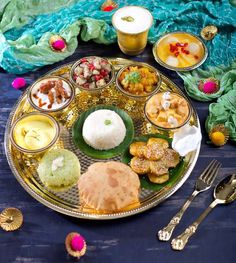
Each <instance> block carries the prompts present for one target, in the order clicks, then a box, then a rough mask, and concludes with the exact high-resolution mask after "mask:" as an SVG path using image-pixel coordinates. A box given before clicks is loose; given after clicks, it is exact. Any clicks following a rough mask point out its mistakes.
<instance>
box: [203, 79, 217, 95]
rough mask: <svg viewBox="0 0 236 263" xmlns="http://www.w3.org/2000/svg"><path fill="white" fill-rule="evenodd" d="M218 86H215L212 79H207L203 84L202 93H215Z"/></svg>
mask: <svg viewBox="0 0 236 263" xmlns="http://www.w3.org/2000/svg"><path fill="white" fill-rule="evenodd" d="M217 89H218V87H217V83H215V82H213V81H208V82H206V83H204V84H203V88H202V90H203V92H204V93H215V92H216V91H217Z"/></svg>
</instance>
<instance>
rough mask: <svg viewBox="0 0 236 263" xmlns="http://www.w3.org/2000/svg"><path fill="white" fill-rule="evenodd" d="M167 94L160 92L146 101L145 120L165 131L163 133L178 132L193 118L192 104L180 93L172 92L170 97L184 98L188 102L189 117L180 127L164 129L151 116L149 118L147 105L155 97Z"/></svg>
mask: <svg viewBox="0 0 236 263" xmlns="http://www.w3.org/2000/svg"><path fill="white" fill-rule="evenodd" d="M164 93H165V92H158V93H156V94H154V95H153V96H151V97H149V98H148V100H147V101H146V103H145V105H144V115H145V118H146V119H147V120H148V122H150V123H151V124H152V125H153V126H154V127H156V128H157V129H159V130H163V131H171V130H172V131H173V130H177V129H179V128H181V127H183V126H184V125H185V124H187V123H188V122H189V120H190V118H191V116H192V107H191V102H190V101H189V100H188V98H187V97H186V96H183V95H180V94H179V93H176V92H170V95H171V94H172V95H175V96H177V97H179V98H182V99H184V100H185V101H186V102H187V105H188V115H187V117H186V119H185V120H184V121H183V122H182V123H181V124H179V125H177V126H174V127H163V126H160V125H158V124H157V123H155V122H154V121H153V120H152V119H151V118H150V117H149V116H148V113H147V105H148V103H150V100H151V99H152V98H153V97H154V96H158V95H161V94H164Z"/></svg>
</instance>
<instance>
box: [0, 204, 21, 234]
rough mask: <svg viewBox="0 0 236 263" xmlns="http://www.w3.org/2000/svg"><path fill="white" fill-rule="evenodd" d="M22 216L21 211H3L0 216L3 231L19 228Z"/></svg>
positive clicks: (10, 209)
mask: <svg viewBox="0 0 236 263" xmlns="http://www.w3.org/2000/svg"><path fill="white" fill-rule="evenodd" d="M22 223H23V215H22V213H21V211H20V210H19V209H17V208H14V207H9V208H6V209H4V210H3V211H2V212H1V214H0V225H1V228H2V229H3V230H5V231H14V230H17V229H18V228H20V227H21V225H22Z"/></svg>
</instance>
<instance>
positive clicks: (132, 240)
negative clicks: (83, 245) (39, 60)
mask: <svg viewBox="0 0 236 263" xmlns="http://www.w3.org/2000/svg"><path fill="white" fill-rule="evenodd" d="M85 55H98V56H111V57H112V56H113V57H126V56H125V55H123V54H122V53H121V52H120V51H119V49H118V47H117V45H110V46H102V45H97V44H94V43H80V44H79V47H78V49H77V51H76V52H75V53H74V55H73V56H71V57H69V58H68V59H66V60H65V61H63V62H61V63H58V64H57V65H55V64H54V65H52V66H47V67H44V68H42V69H40V70H37V71H35V72H33V73H32V72H31V73H28V74H25V75H24V77H25V78H26V80H27V83H28V84H30V83H32V82H33V81H35V80H36V79H37V78H38V77H40V76H41V75H43V74H44V73H46V72H47V71H48V70H50V69H53V68H54V67H56V66H58V65H60V64H63V63H66V62H70V61H73V60H76V59H78V58H80V57H82V56H85ZM126 58H127V57H126ZM134 59H135V60H139V61H145V62H147V63H150V64H152V65H154V66H155V67H157V68H158V69H159V70H160V71H161V72H162V73H164V74H166V75H167V76H168V77H169V78H170V79H172V80H173V81H175V82H176V83H177V84H179V85H180V86H183V83H182V81H181V79H180V78H179V77H178V76H177V74H176V73H174V72H171V71H169V70H165V69H164V68H162V67H160V66H159V65H157V63H156V62H155V61H154V59H153V56H152V53H151V46H148V47H147V48H146V50H145V52H144V53H143V54H141V55H139V56H138V57H135V58H134ZM15 77H16V76H15V75H13V74H8V73H6V72H4V70H1V69H0V90H1V96H0V143H1V147H0V193H1V194H0V209H1V210H3V209H4V208H6V207H10V206H13V207H17V208H19V209H21V211H22V212H23V215H24V223H23V226H22V227H21V229H20V230H18V231H15V232H4V231H3V230H1V229H0V263H10V262H11V263H20V262H22V263H61V262H62V263H65V262H77V260H76V259H74V258H71V257H70V256H68V255H67V253H66V251H65V246H64V240H65V237H66V235H67V234H68V233H69V232H72V231H76V232H79V233H81V234H82V235H83V236H84V237H85V238H86V240H87V245H88V247H87V253H86V255H85V256H84V257H83V258H81V259H80V262H84V263H85V262H86V263H90V262H96V263H113V262H114V263H115V262H116V263H118V262H122V263H133V262H135V263H136V262H137V263H138V262H142V263H143V262H148V263H152V262H153V263H154V262H162V263H169V262H171V263H172V262H175V263H176V262H181V263H185V262H186V263H192V262H194V263H200V262H201V263H211V262H212V263H213V262H214V263H233V262H236V257H235V255H236V254H235V250H236V240H235V238H236V205H235V204H232V205H228V206H219V207H217V208H216V209H215V210H214V211H213V212H212V213H211V214H210V215H209V216H208V217H207V218H206V220H205V221H204V222H203V223H202V225H201V226H200V228H199V229H198V232H197V233H196V234H195V235H194V236H193V238H192V239H191V240H190V242H189V244H188V246H187V247H186V248H185V250H184V251H182V252H176V251H172V250H171V247H170V244H169V243H165V242H160V241H158V240H157V239H156V232H157V230H158V229H160V228H161V227H163V226H164V225H166V223H167V222H168V221H169V220H170V218H171V217H172V216H173V215H174V214H175V213H176V212H177V210H178V209H179V208H180V206H181V205H182V204H183V202H184V201H185V199H186V198H187V197H188V196H189V195H190V194H191V192H192V190H193V186H194V182H195V180H196V178H197V177H198V175H199V173H200V172H201V171H202V170H203V168H204V167H205V166H206V165H207V164H208V163H209V162H210V161H211V160H212V159H213V158H215V159H217V160H219V161H221V162H222V169H221V171H220V175H219V176H218V180H220V179H221V178H223V177H224V176H225V175H227V174H230V173H233V172H235V171H236V151H235V149H236V148H235V144H233V143H231V142H229V143H228V144H227V145H225V146H224V147H222V148H215V147H213V146H211V145H209V144H207V143H206V142H207V140H208V137H207V134H206V132H205V130H204V121H205V119H206V117H207V115H208V103H201V102H196V101H193V104H194V106H195V107H196V109H197V112H198V115H199V118H200V122H201V125H202V134H203V140H202V145H201V152H200V155H199V159H198V161H197V164H196V166H195V168H194V170H193V172H192V174H191V176H190V177H189V179H188V180H187V181H186V182H185V184H184V185H183V186H182V187H181V188H180V189H179V190H178V191H177V192H176V193H175V194H174V195H172V196H171V197H170V198H168V199H167V200H166V201H165V202H163V203H162V204H160V205H159V206H157V207H155V208H153V209H151V210H149V211H146V212H144V213H143V214H139V215H136V216H132V217H129V218H124V219H118V220H114V221H99V222H98V221H88V220H79V219H74V218H71V217H68V216H65V215H61V214H59V213H57V212H54V211H52V210H51V209H49V208H47V207H45V206H44V205H42V204H41V203H39V202H37V201H36V200H35V199H33V198H32V197H31V196H30V195H29V194H28V193H26V192H25V190H24V189H23V188H22V187H21V186H20V184H19V183H18V182H17V181H16V179H15V177H14V176H13V174H12V172H11V170H10V168H9V166H8V163H7V160H6V157H5V153H4V130H5V125H6V121H7V118H8V115H9V113H10V111H11V108H12V106H13V105H14V103H15V102H16V100H17V98H18V97H19V96H20V94H21V91H16V90H14V89H13V88H12V87H11V82H12V80H13V79H14V78H15ZM212 193H213V189H210V190H208V191H207V192H205V193H202V194H200V195H199V196H198V197H197V198H196V199H195V200H194V202H193V203H192V205H191V207H190V209H189V210H188V211H187V213H186V214H185V216H184V218H183V220H182V222H181V224H180V225H179V227H178V228H177V230H176V232H175V235H176V234H179V233H181V232H182V231H183V230H184V229H185V227H186V226H187V225H189V224H190V223H191V222H192V221H193V220H195V219H196V217H197V216H198V215H199V214H200V213H201V212H202V211H203V210H204V209H205V208H206V207H207V206H208V204H209V203H210V202H211V201H212Z"/></svg>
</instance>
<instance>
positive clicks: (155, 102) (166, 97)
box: [144, 91, 192, 130]
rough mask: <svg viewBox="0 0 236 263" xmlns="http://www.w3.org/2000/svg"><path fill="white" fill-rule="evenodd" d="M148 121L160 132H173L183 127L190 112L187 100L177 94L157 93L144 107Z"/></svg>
mask: <svg viewBox="0 0 236 263" xmlns="http://www.w3.org/2000/svg"><path fill="white" fill-rule="evenodd" d="M144 113H145V117H146V118H147V119H148V121H149V122H150V123H151V124H153V125H154V126H156V127H157V128H159V129H162V130H173V129H178V128H180V127H182V126H184V125H185V124H186V123H187V122H188V121H189V119H190V117H191V114H192V111H191V107H190V103H189V102H188V100H187V99H186V98H185V97H183V96H181V95H180V94H178V93H174V92H169V91H167V92H158V93H156V94H154V95H153V96H152V97H150V98H149V99H148V100H147V102H146V104H145V106H144Z"/></svg>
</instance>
